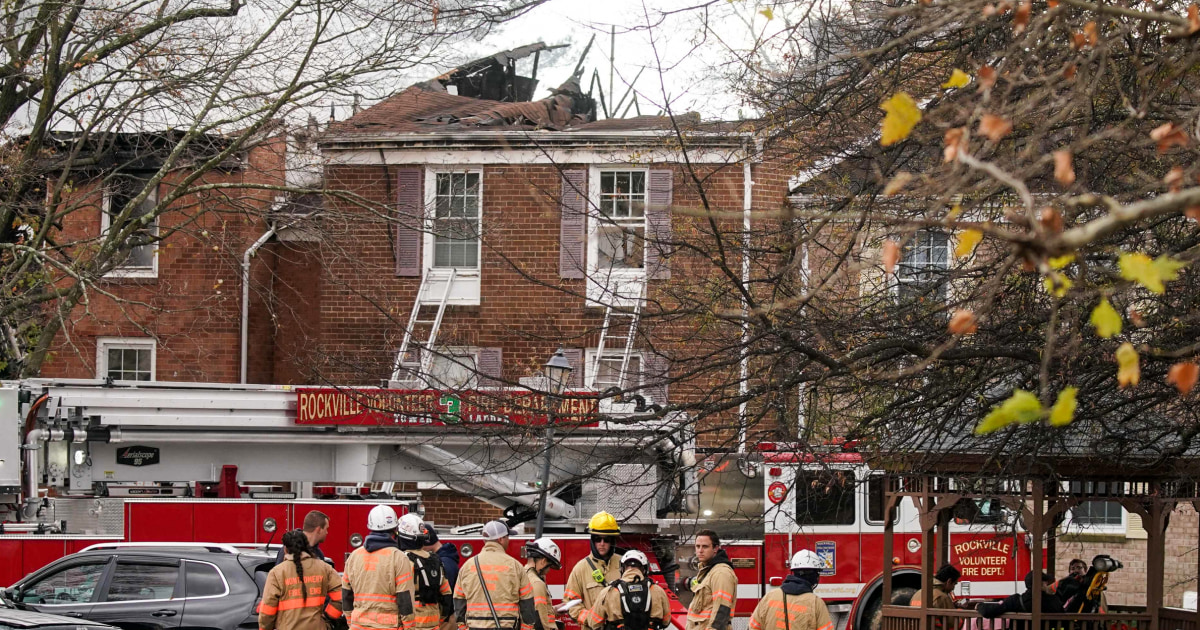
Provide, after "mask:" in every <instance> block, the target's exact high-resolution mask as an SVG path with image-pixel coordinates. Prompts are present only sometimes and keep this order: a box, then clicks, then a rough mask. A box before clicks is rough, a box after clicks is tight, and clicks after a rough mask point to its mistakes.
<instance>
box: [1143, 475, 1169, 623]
mask: <svg viewBox="0 0 1200 630" xmlns="http://www.w3.org/2000/svg"><path fill="white" fill-rule="evenodd" d="M1155 486H1157V484H1155ZM1155 489H1156V490H1157V487H1156V488H1155ZM1149 504H1150V505H1149V506H1148V507H1149V513H1148V514H1147V516H1149V517H1150V526H1149V527H1147V528H1146V613H1147V614H1148V615H1150V630H1158V625H1159V623H1158V622H1159V615H1160V614H1162V604H1163V568H1164V567H1163V565H1164V563H1165V558H1164V552H1165V550H1164V548H1163V545H1164V542H1165V540H1164V539H1165V536H1164V535H1163V534H1164V533H1165V532H1164V531H1163V530H1164V529H1165V528H1164V522H1165V510H1164V507H1165V506H1164V505H1163V502H1162V500H1161V499H1158V498H1157V497H1155V498H1152V499H1150V501H1149Z"/></svg>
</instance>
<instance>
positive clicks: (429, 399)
mask: <svg viewBox="0 0 1200 630" xmlns="http://www.w3.org/2000/svg"><path fill="white" fill-rule="evenodd" d="M296 394H297V398H296V424H305V425H353V426H378V427H413V426H453V425H458V424H469V425H506V424H508V425H520V426H530V425H535V426H536V425H545V424H546V423H547V422H548V418H549V413H548V412H547V410H548V409H549V404H550V401H548V400H547V397H546V396H544V395H542V394H538V393H535V392H530V391H504V390H499V391H464V392H455V393H449V392H442V391H438V390H419V389H348V388H335V387H317V388H299V389H297V390H296ZM557 402H558V404H557V409H556V410H555V413H554V418H555V424H570V425H573V426H585V427H594V426H597V424H598V423H597V421H596V415H597V412H598V411H599V402H598V400H597V398H596V396H595V394H592V393H578V394H576V393H573V392H566V393H564V394H563V396H562V397H561V399H559V400H558V401H557Z"/></svg>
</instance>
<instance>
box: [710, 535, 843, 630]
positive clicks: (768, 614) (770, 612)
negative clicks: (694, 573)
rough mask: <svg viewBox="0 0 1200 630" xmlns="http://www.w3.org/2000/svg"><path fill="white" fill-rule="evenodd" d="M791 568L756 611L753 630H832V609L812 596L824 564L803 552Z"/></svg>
mask: <svg viewBox="0 0 1200 630" xmlns="http://www.w3.org/2000/svg"><path fill="white" fill-rule="evenodd" d="M788 568H790V569H791V571H792V572H791V574H790V575H788V576H787V578H786V579H785V580H784V581H783V586H781V587H779V588H777V589H775V590H773V591H771V592H770V593H767V596H766V597H764V598H762V599H761V600H760V601H759V602H758V606H756V607H755V608H754V614H753V615H752V616H751V617H750V630H833V620H832V619H831V618H830V617H829V609H828V608H826V607H825V602H824V601H822V600H821V598H820V597H817V595H816V594H815V593H813V590H814V589H815V588H817V583H818V582H820V581H821V570H822V569H824V568H825V561H824V560H822V559H821V556H818V555H817V554H815V553H813V552H812V551H810V550H808V549H801V550H800V551H797V552H796V555H794V556H792V560H791V562H790V563H789V564H788ZM688 625H689V626H690V625H691V623H690V622H689V624H688Z"/></svg>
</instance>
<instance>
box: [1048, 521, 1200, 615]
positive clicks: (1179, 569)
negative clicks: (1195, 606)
mask: <svg viewBox="0 0 1200 630" xmlns="http://www.w3.org/2000/svg"><path fill="white" fill-rule="evenodd" d="M1198 532H1200V519H1198V518H1197V515H1196V510H1195V508H1193V507H1192V506H1191V505H1182V506H1180V507H1179V508H1177V509H1176V510H1175V512H1174V513H1173V514H1172V515H1171V521H1170V523H1169V524H1168V526H1167V533H1166V556H1165V559H1166V562H1165V566H1164V569H1165V570H1164V572H1163V573H1164V575H1163V602H1164V603H1165V604H1166V605H1167V606H1182V605H1183V594H1184V592H1185V591H1195V590H1196V562H1197V560H1196V548H1197V534H1198ZM1145 535H1146V534H1145V531H1144V530H1142V529H1141V527H1140V525H1139V524H1138V523H1136V522H1134V523H1131V526H1130V527H1129V528H1127V531H1126V533H1125V534H1123V535H1122V534H1117V535H1105V534H1091V533H1080V534H1068V535H1066V536H1063V537H1060V539H1059V541H1058V555H1057V557H1056V562H1055V567H1054V575H1055V577H1059V578H1061V577H1062V576H1064V575H1066V574H1067V565H1068V564H1069V563H1070V561H1071V559H1072V558H1079V559H1082V560H1083V561H1085V562H1091V560H1092V557H1094V556H1096V555H1098V554H1108V555H1110V556H1112V557H1113V558H1116V559H1117V560H1120V561H1121V562H1122V563H1123V564H1124V565H1125V566H1124V568H1122V569H1121V570H1119V571H1115V572H1113V573H1112V574H1110V575H1109V580H1108V595H1107V598H1108V602H1109V603H1110V604H1114V605H1126V606H1144V605H1145V603H1146V583H1147V577H1148V576H1147V573H1146V538H1145Z"/></svg>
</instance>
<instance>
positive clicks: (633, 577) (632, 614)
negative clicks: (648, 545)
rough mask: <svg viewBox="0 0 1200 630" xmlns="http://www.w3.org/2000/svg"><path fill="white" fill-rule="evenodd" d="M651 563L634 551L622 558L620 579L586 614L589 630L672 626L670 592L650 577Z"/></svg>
mask: <svg viewBox="0 0 1200 630" xmlns="http://www.w3.org/2000/svg"><path fill="white" fill-rule="evenodd" d="M649 568H650V561H649V560H648V559H647V558H646V554H644V553H642V552H640V551H638V550H636V549H633V550H630V551H626V552H625V555H623V556H621V570H622V573H621V578H620V579H618V580H615V581H613V583H612V584H610V585H609V586H608V588H606V589H604V590H603V591H601V592H600V595H599V597H597V598H596V603H595V604H594V605H593V606H592V607H591V608H590V609H588V611H587V612H585V613H584V617H585V619H584V621H585V623H584V624H581V627H582V628H585V629H587V630H661V629H662V628H666V627H667V626H669V625H671V601H670V600H669V599H667V592H666V591H664V590H663V589H662V587H661V586H659V585H657V584H655V583H654V582H653V581H652V580H650V579H649V578H648V577H647V574H648V573H649Z"/></svg>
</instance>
